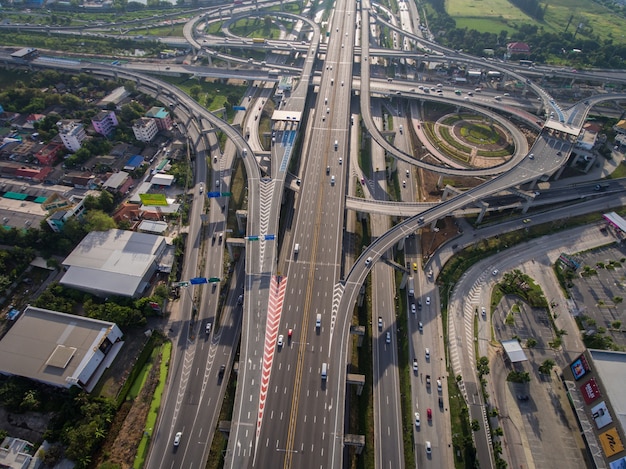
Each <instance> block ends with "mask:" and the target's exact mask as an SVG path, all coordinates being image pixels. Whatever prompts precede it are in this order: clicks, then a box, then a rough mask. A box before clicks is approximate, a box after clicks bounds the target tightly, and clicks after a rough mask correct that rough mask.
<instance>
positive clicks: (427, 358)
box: [424, 348, 430, 360]
mask: <svg viewBox="0 0 626 469" xmlns="http://www.w3.org/2000/svg"><path fill="white" fill-rule="evenodd" d="M424 354H425V355H426V360H430V349H428V348H427V349H426V350H424Z"/></svg>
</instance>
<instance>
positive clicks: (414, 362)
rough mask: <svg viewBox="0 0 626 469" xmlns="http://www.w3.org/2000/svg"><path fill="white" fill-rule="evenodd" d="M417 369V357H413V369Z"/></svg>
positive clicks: (415, 370)
mask: <svg viewBox="0 0 626 469" xmlns="http://www.w3.org/2000/svg"><path fill="white" fill-rule="evenodd" d="M418 370H419V367H418V366H417V358H414V359H413V371H414V372H415V373H417V371H418Z"/></svg>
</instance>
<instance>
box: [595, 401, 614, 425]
mask: <svg viewBox="0 0 626 469" xmlns="http://www.w3.org/2000/svg"><path fill="white" fill-rule="evenodd" d="M591 416H592V417H593V420H595V422H596V427H598V429H600V428H602V427H606V426H607V425H608V424H610V423H612V422H613V417H611V414H609V409H607V407H606V403H605V402H604V401H602V402H600V403H599V404H598V405H597V406H595V407H592V408H591Z"/></svg>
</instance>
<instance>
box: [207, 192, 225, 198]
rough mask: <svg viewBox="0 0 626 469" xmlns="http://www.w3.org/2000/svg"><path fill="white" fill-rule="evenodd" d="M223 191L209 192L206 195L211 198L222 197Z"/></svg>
mask: <svg viewBox="0 0 626 469" xmlns="http://www.w3.org/2000/svg"><path fill="white" fill-rule="evenodd" d="M221 195H222V194H221V192H207V193H206V196H207V197H208V198H209V199H210V198H211V197H221Z"/></svg>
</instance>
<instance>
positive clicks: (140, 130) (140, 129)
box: [133, 117, 159, 142]
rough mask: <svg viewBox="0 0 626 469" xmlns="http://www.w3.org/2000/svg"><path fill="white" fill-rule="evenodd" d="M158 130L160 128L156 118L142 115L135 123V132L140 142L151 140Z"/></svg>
mask: <svg viewBox="0 0 626 469" xmlns="http://www.w3.org/2000/svg"><path fill="white" fill-rule="evenodd" d="M158 132H159V128H158V126H157V122H156V119H150V118H148V117H142V118H141V119H137V120H136V121H135V123H134V124H133V133H134V134H135V138H136V139H137V140H139V141H140V142H151V141H152V139H153V138H154V137H155V135H156V134H157V133H158Z"/></svg>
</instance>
